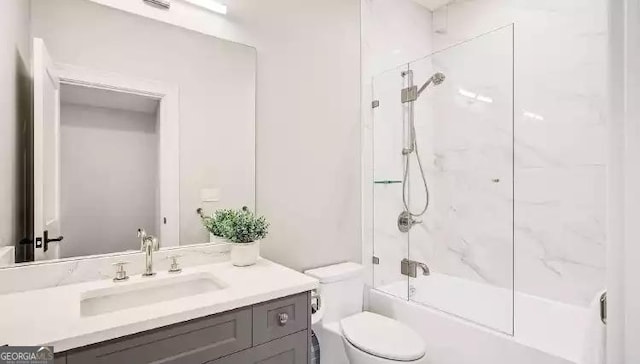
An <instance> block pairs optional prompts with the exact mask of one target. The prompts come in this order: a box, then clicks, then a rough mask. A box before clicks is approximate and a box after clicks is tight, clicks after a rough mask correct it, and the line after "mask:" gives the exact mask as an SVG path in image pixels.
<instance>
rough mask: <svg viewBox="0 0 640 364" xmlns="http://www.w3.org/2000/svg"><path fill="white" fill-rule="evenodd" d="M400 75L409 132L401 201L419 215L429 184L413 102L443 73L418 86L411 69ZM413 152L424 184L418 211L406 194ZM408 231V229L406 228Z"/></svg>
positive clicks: (405, 150) (440, 77)
mask: <svg viewBox="0 0 640 364" xmlns="http://www.w3.org/2000/svg"><path fill="white" fill-rule="evenodd" d="M401 75H402V77H403V78H404V79H405V85H406V87H405V88H403V89H402V92H401V95H400V98H401V101H402V103H403V104H407V112H406V113H405V115H407V117H408V120H407V127H408V133H409V143H408V145H407V146H405V147H404V148H403V149H402V155H403V156H404V160H405V168H404V174H403V177H402V203H403V204H404V208H405V211H406V212H407V213H408V214H409V215H410V216H413V217H419V216H422V215H424V213H425V212H427V209H428V208H429V186H428V184H427V177H426V176H425V172H424V168H423V166H422V160H421V159H420V153H419V152H418V142H417V140H416V125H415V115H414V102H415V101H416V100H418V98H419V97H420V95H422V93H423V92H424V90H426V89H427V87H428V86H429V85H431V84H433V85H434V86H438V85H440V84H442V83H443V82H444V80H445V78H446V77H445V75H444V73H441V72H436V73H434V74H433V75H432V76H431V77H429V79H428V80H427V82H425V83H424V84H423V85H422V86H421V87H420V88H418V86H416V85H414V84H413V71H412V70H407V71H403V72H402V73H401ZM414 152H415V155H416V161H417V162H418V167H419V168H420V175H421V176H422V182H423V184H424V191H425V195H426V197H425V203H424V208H422V210H421V211H420V212H418V213H414V212H412V211H411V209H410V208H409V203H408V202H407V194H408V191H407V189H408V183H407V180H408V178H409V157H410V155H411V154H413V153H414ZM407 231H408V230H407Z"/></svg>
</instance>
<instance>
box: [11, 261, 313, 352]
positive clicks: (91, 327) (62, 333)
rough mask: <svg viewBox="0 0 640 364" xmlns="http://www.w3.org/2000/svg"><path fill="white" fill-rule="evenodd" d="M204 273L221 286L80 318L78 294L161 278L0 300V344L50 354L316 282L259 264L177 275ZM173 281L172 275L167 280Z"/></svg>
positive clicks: (136, 278) (29, 293) (211, 267)
mask: <svg viewBox="0 0 640 364" xmlns="http://www.w3.org/2000/svg"><path fill="white" fill-rule="evenodd" d="M199 272H203V273H210V274H213V275H214V276H215V277H216V278H218V279H220V280H221V281H223V282H224V283H226V284H227V287H226V288H224V289H221V290H218V291H214V292H210V293H204V294H199V295H195V296H189V297H185V298H180V299H176V300H172V301H164V302H161V303H150V304H149V305H145V306H140V307H134V308H130V309H125V310H120V311H116V312H110V313H105V314H101V315H96V316H88V317H82V316H81V315H80V301H81V296H82V294H83V293H85V292H88V291H92V290H95V289H99V288H105V287H113V286H114V285H128V284H136V283H139V282H140V281H142V280H149V279H162V278H163V277H167V276H169V274H168V273H167V272H158V274H157V276H156V277H153V278H142V277H140V276H139V275H138V276H132V277H131V279H129V280H128V281H126V282H121V283H114V282H112V281H111V280H100V281H91V282H85V283H79V284H72V285H66V286H59V287H52V288H46V289H39V290H33V291H26V292H19V293H12V294H7V295H0V345H3V344H8V345H21V346H24V345H53V346H54V350H55V351H56V352H61V351H66V350H69V349H73V348H77V347H81V346H85V345H89V344H94V343H98V342H101V341H105V340H110V339H115V338H118V337H122V336H125V335H130V334H135V333H138V332H142V331H146V330H150V329H154V328H158V327H162V326H166V325H171V324H175V323H178V322H183V321H187V320H191V319H194V318H198V317H204V316H208V315H212V314H216V313H220V312H224V311H229V310H233V309H236V308H240V307H244V306H250V305H253V304H256V303H260V302H264V301H268V300H272V299H276V298H280V297H285V296H289V295H292V294H296V293H300V292H305V291H309V290H311V289H314V288H316V287H317V286H318V282H317V281H316V280H315V279H313V278H311V277H308V276H306V275H304V274H302V273H299V272H297V271H294V270H292V269H289V268H286V267H283V266H281V265H278V264H276V263H273V262H270V261H268V260H266V259H260V260H259V261H258V263H257V264H256V265H254V266H251V267H234V266H233V265H231V263H229V262H224V263H216V264H210V265H201V266H196V267H190V268H184V269H183V272H182V273H180V274H183V275H184V274H191V273H199ZM171 276H173V275H171Z"/></svg>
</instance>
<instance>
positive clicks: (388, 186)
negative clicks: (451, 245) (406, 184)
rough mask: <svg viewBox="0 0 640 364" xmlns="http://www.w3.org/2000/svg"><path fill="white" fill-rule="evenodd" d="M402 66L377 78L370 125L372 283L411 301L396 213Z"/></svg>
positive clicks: (401, 167) (404, 238)
mask: <svg viewBox="0 0 640 364" xmlns="http://www.w3.org/2000/svg"><path fill="white" fill-rule="evenodd" d="M407 69H408V66H407V65H403V66H400V67H397V68H393V69H391V70H388V71H386V72H383V73H381V74H379V75H377V76H376V77H374V78H373V83H372V88H373V90H372V92H373V99H374V100H375V101H374V103H373V105H372V122H371V123H370V127H371V131H370V133H371V136H372V141H371V146H372V151H371V152H372V155H371V161H372V165H371V167H372V168H371V169H372V171H371V176H372V179H373V180H372V181H371V182H372V186H371V193H372V196H371V200H372V204H371V206H372V211H373V216H372V221H373V231H372V239H373V255H374V258H373V259H374V265H373V287H374V288H377V289H380V290H383V291H384V292H386V293H388V294H391V295H394V296H396V297H399V298H403V299H408V284H409V280H408V278H409V277H407V276H405V275H402V274H401V272H400V262H401V261H402V260H403V259H406V258H407V257H408V256H409V236H408V235H407V234H404V233H402V232H400V231H398V228H397V221H396V219H397V217H398V214H399V213H400V212H401V211H403V210H404V208H403V206H402V179H403V176H404V172H405V167H406V166H405V164H404V159H403V157H402V153H401V152H402V148H403V145H404V140H405V138H406V133H407V128H406V125H405V124H404V123H403V118H402V114H403V107H402V104H401V103H400V89H401V88H402V87H403V78H402V76H401V74H402V73H403V72H405V71H407Z"/></svg>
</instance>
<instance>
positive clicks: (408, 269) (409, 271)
mask: <svg viewBox="0 0 640 364" xmlns="http://www.w3.org/2000/svg"><path fill="white" fill-rule="evenodd" d="M418 268H420V270H422V275H423V276H428V275H430V274H431V270H429V267H428V266H427V265H426V264H424V263H421V262H416V261H415V260H409V259H407V258H404V259H402V262H400V273H401V274H402V275H405V276H409V277H411V278H417V277H418Z"/></svg>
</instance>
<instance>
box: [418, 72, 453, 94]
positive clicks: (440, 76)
mask: <svg viewBox="0 0 640 364" xmlns="http://www.w3.org/2000/svg"><path fill="white" fill-rule="evenodd" d="M445 78H446V76H445V75H444V73H442V72H436V73H434V74H433V75H431V77H429V79H428V80H427V82H425V83H424V85H422V87H420V89H419V90H418V92H417V94H418V97H419V96H420V95H421V94H422V93H423V92H424V90H426V89H427V87H428V86H429V85H430V84H433V85H434V86H438V85H440V84H442V83H443V82H444V80H445Z"/></svg>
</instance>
